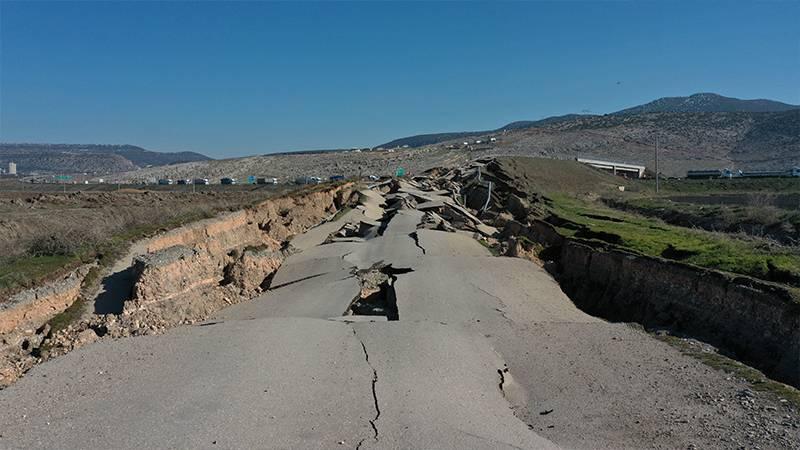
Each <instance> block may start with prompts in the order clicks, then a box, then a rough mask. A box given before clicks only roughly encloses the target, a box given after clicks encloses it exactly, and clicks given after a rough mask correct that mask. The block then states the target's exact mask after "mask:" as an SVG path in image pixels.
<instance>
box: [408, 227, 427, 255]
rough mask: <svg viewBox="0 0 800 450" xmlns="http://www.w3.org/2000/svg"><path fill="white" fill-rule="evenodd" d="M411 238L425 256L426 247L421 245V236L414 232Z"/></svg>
mask: <svg viewBox="0 0 800 450" xmlns="http://www.w3.org/2000/svg"><path fill="white" fill-rule="evenodd" d="M409 236H410V237H411V239H413V240H414V245H416V246H417V248H418V249H420V250H422V254H423V255H425V254H426V252H425V247H423V246H421V245H419V234H418V233H417V232H416V231H414V232H413V233H410V234H409Z"/></svg>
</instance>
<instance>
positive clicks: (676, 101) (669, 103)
mask: <svg viewBox="0 0 800 450" xmlns="http://www.w3.org/2000/svg"><path fill="white" fill-rule="evenodd" d="M792 110H794V111H800V105H790V104H787V103H782V102H778V101H774V100H764V99H757V100H742V99H738V98H733V97H725V96H722V95H719V94H714V93H698V94H693V95H690V96H688V97H663V98H659V99H657V100H654V101H652V102H650V103H646V104H643V105H637V106H633V107H630V108H626V109H623V110H620V111H616V112H612V113H610V114H606V115H603V116H599V115H592V114H588V115H587V114H566V115H563V116H553V117H547V118H545V119H541V120H521V121H516V122H511V123H509V124H507V125H504V126H502V127H500V128H496V129H493V130H485V131H459V132H450V133H434V134H420V135H416V136H409V137H403V138H399V139H395V140H393V141H390V142H387V143H385V144H382V145H379V146H378V147H384V148H394V147H402V146H404V145H408V146H409V147H421V146H423V145H432V144H437V143H440V142H445V141H451V140H455V139H463V138H467V137H475V136H482V135H487V134H492V133H502V132H508V131H511V130H523V129H527V128H542V127H547V126H550V125H556V124H559V123H572V122H577V123H582V121H583V120H584V119H592V118H597V117H608V116H618V115H636V114H650V113H716V112H729V113H734V112H739V113H765V112H786V111H792Z"/></svg>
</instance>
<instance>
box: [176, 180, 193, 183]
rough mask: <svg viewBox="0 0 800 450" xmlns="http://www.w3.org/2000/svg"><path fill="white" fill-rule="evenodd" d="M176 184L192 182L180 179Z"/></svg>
mask: <svg viewBox="0 0 800 450" xmlns="http://www.w3.org/2000/svg"><path fill="white" fill-rule="evenodd" d="M178 184H192V180H186V179H180V180H178Z"/></svg>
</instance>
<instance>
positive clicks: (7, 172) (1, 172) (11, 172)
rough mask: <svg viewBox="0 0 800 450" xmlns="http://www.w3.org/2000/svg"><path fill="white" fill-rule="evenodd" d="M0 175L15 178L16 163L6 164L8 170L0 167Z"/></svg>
mask: <svg viewBox="0 0 800 450" xmlns="http://www.w3.org/2000/svg"><path fill="white" fill-rule="evenodd" d="M0 175H9V176H16V175H17V163H14V162H10V163H8V168H6V167H0Z"/></svg>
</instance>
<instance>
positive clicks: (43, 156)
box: [0, 143, 211, 174]
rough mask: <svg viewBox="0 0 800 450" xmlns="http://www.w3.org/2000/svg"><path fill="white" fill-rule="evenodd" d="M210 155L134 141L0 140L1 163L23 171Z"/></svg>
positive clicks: (130, 165) (135, 165)
mask: <svg viewBox="0 0 800 450" xmlns="http://www.w3.org/2000/svg"><path fill="white" fill-rule="evenodd" d="M209 159H211V158H209V157H207V156H205V155H201V154H199V153H195V152H171V153H170V152H165V153H162V152H154V151H151V150H145V149H143V148H141V147H137V146H134V145H100V144H32V143H21V144H15V143H0V165H2V166H5V165H6V164H8V163H9V162H15V163H17V169H18V170H19V171H20V172H45V173H47V172H51V173H55V172H57V173H84V172H87V173H97V174H107V173H118V172H125V171H130V170H136V169H139V168H144V167H150V166H163V165H169V164H179V163H185V162H192V161H207V160H209Z"/></svg>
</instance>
